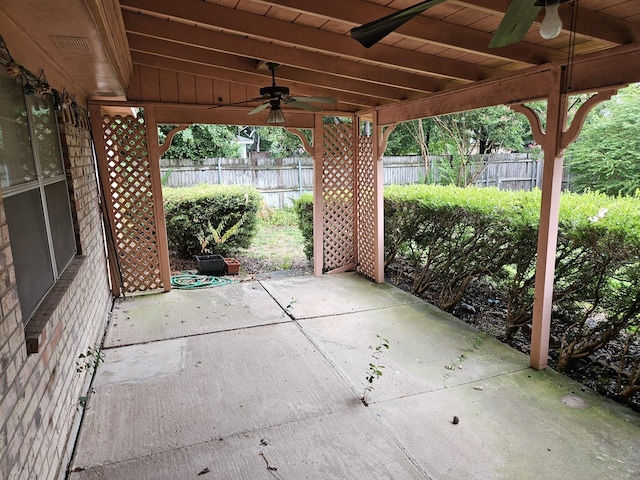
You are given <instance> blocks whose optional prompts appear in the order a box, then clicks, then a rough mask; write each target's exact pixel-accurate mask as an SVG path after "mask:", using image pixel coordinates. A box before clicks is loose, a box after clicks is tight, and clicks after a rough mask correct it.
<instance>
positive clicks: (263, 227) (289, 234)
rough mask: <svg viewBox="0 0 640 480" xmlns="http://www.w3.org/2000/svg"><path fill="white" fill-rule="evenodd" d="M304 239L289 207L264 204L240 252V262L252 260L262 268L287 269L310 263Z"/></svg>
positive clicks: (305, 265)
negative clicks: (246, 245)
mask: <svg viewBox="0 0 640 480" xmlns="http://www.w3.org/2000/svg"><path fill="white" fill-rule="evenodd" d="M303 242H304V239H303V237H302V233H301V232H300V229H299V228H298V222H297V218H296V215H295V213H294V212H293V210H292V209H290V208H288V209H273V208H269V207H263V208H262V210H260V212H259V213H258V228H257V232H256V236H255V237H254V239H253V242H251V246H250V247H249V248H248V249H246V250H245V251H243V252H242V254H241V257H242V259H243V263H247V262H255V263H257V264H259V265H260V266H261V270H267V271H274V270H290V269H300V268H306V267H308V266H309V263H308V261H307V259H306V258H305V256H304V249H303Z"/></svg>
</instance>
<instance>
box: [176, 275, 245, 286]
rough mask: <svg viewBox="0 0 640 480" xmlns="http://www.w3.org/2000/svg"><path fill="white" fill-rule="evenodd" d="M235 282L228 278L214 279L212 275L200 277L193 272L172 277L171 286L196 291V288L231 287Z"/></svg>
mask: <svg viewBox="0 0 640 480" xmlns="http://www.w3.org/2000/svg"><path fill="white" fill-rule="evenodd" d="M230 283H233V280H229V279H228V278H220V277H214V276H211V275H198V274H195V273H191V272H182V273H179V274H178V275H173V276H172V277H171V286H172V287H173V288H181V289H183V290H194V289H196V288H208V287H219V286H221V285H229V284H230Z"/></svg>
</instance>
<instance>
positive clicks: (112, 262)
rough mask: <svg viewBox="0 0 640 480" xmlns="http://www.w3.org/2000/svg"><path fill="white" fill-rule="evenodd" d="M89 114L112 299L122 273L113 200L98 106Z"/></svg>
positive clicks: (91, 106) (117, 292)
mask: <svg viewBox="0 0 640 480" xmlns="http://www.w3.org/2000/svg"><path fill="white" fill-rule="evenodd" d="M89 109H90V110H89V114H90V118H91V133H92V135H93V142H94V144H95V153H96V157H97V165H98V181H99V182H100V190H101V194H102V201H101V204H102V220H103V221H104V223H105V232H106V236H107V253H108V262H109V275H110V277H111V293H112V294H113V296H114V297H119V296H120V295H122V294H123V290H122V273H121V271H120V263H119V262H118V252H117V249H116V245H115V239H114V232H115V231H116V229H115V223H114V218H113V199H112V198H111V194H110V191H109V189H108V185H109V172H108V169H107V155H106V147H105V139H104V126H103V124H102V117H103V115H102V109H101V108H100V106H98V105H90V106H89Z"/></svg>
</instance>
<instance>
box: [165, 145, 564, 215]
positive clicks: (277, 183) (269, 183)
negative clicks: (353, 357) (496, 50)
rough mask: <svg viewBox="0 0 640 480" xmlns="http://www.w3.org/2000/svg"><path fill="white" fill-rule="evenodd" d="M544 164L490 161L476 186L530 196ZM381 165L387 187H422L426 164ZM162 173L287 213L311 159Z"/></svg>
mask: <svg viewBox="0 0 640 480" xmlns="http://www.w3.org/2000/svg"><path fill="white" fill-rule="evenodd" d="M447 160H448V157H446V156H445V157H443V156H438V155H432V156H430V157H429V160H428V161H429V168H430V170H431V172H432V175H433V178H435V179H438V178H439V172H438V164H439V162H442V161H447ZM469 163H470V164H471V163H473V164H478V163H479V156H478V157H475V158H474V157H472V158H471V159H470V162H469ZM542 164H543V162H542V160H541V159H537V158H535V157H533V158H532V157H531V156H530V155H528V154H497V155H492V157H491V161H490V162H489V165H488V166H487V167H486V168H485V169H484V171H482V172H481V173H480V174H479V175H478V176H477V178H476V180H475V182H474V185H477V186H481V187H497V188H499V189H501V190H532V189H533V188H536V187H538V186H540V185H541V184H542ZM383 165H384V184H385V185H408V184H413V183H422V182H424V181H425V178H426V169H425V162H424V160H423V159H422V157H421V156H404V157H384V158H383ZM160 169H161V173H162V175H163V176H165V175H167V174H168V178H167V180H166V182H165V185H166V186H169V187H189V186H193V185H197V184H199V183H213V184H218V183H219V184H225V185H252V186H254V187H255V188H257V189H258V190H259V191H260V192H261V193H262V197H263V198H264V201H265V203H266V204H267V205H269V206H271V207H274V208H283V207H290V206H292V205H293V202H294V201H295V200H296V199H297V198H298V197H300V195H302V194H303V193H305V192H311V191H312V190H313V159H312V158H310V157H290V158H277V159H276V158H269V157H266V156H257V157H252V158H209V159H205V160H203V161H194V160H172V159H162V160H160ZM565 185H567V181H566V180H565Z"/></svg>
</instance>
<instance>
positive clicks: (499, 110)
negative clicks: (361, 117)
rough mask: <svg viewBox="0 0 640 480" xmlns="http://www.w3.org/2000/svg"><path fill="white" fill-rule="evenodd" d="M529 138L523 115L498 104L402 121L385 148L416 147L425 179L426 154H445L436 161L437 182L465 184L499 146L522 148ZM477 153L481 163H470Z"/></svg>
mask: <svg viewBox="0 0 640 480" xmlns="http://www.w3.org/2000/svg"><path fill="white" fill-rule="evenodd" d="M531 138H532V136H531V128H530V126H529V123H528V121H527V120H526V119H525V117H523V116H522V115H519V114H516V113H515V112H513V111H511V110H510V109H509V108H507V107H506V106H504V105H498V106H495V107H487V108H481V109H478V110H471V111H468V112H462V113H454V114H450V115H441V116H439V117H433V118H425V119H422V120H413V121H410V122H404V123H402V124H401V125H400V126H399V127H398V128H396V130H394V132H393V133H392V134H391V136H390V139H389V144H390V145H391V147H390V148H389V146H388V148H387V152H390V151H391V152H393V153H391V154H393V155H403V154H405V155H406V154H407V153H417V151H418V150H419V152H420V154H421V155H422V157H423V159H424V161H425V166H426V171H427V179H429V178H430V175H431V172H430V167H429V162H428V155H430V154H436V155H438V154H440V155H447V156H448V158H447V159H442V161H441V162H440V163H439V164H438V181H439V183H444V184H453V185H458V186H465V185H468V184H469V183H471V182H473V180H474V179H475V178H476V177H477V176H478V175H480V174H481V173H482V172H483V171H484V168H486V166H487V165H488V164H489V163H490V162H491V160H492V157H491V156H490V155H491V154H493V153H496V152H498V151H499V150H509V151H517V152H519V151H523V150H524V149H525V148H526V146H527V145H528V144H530V143H531V142H532V140H531ZM476 153H478V154H481V155H483V157H482V160H481V162H480V164H477V165H473V166H472V165H470V164H469V159H470V157H471V155H472V154H476ZM471 167H473V168H471Z"/></svg>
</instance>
